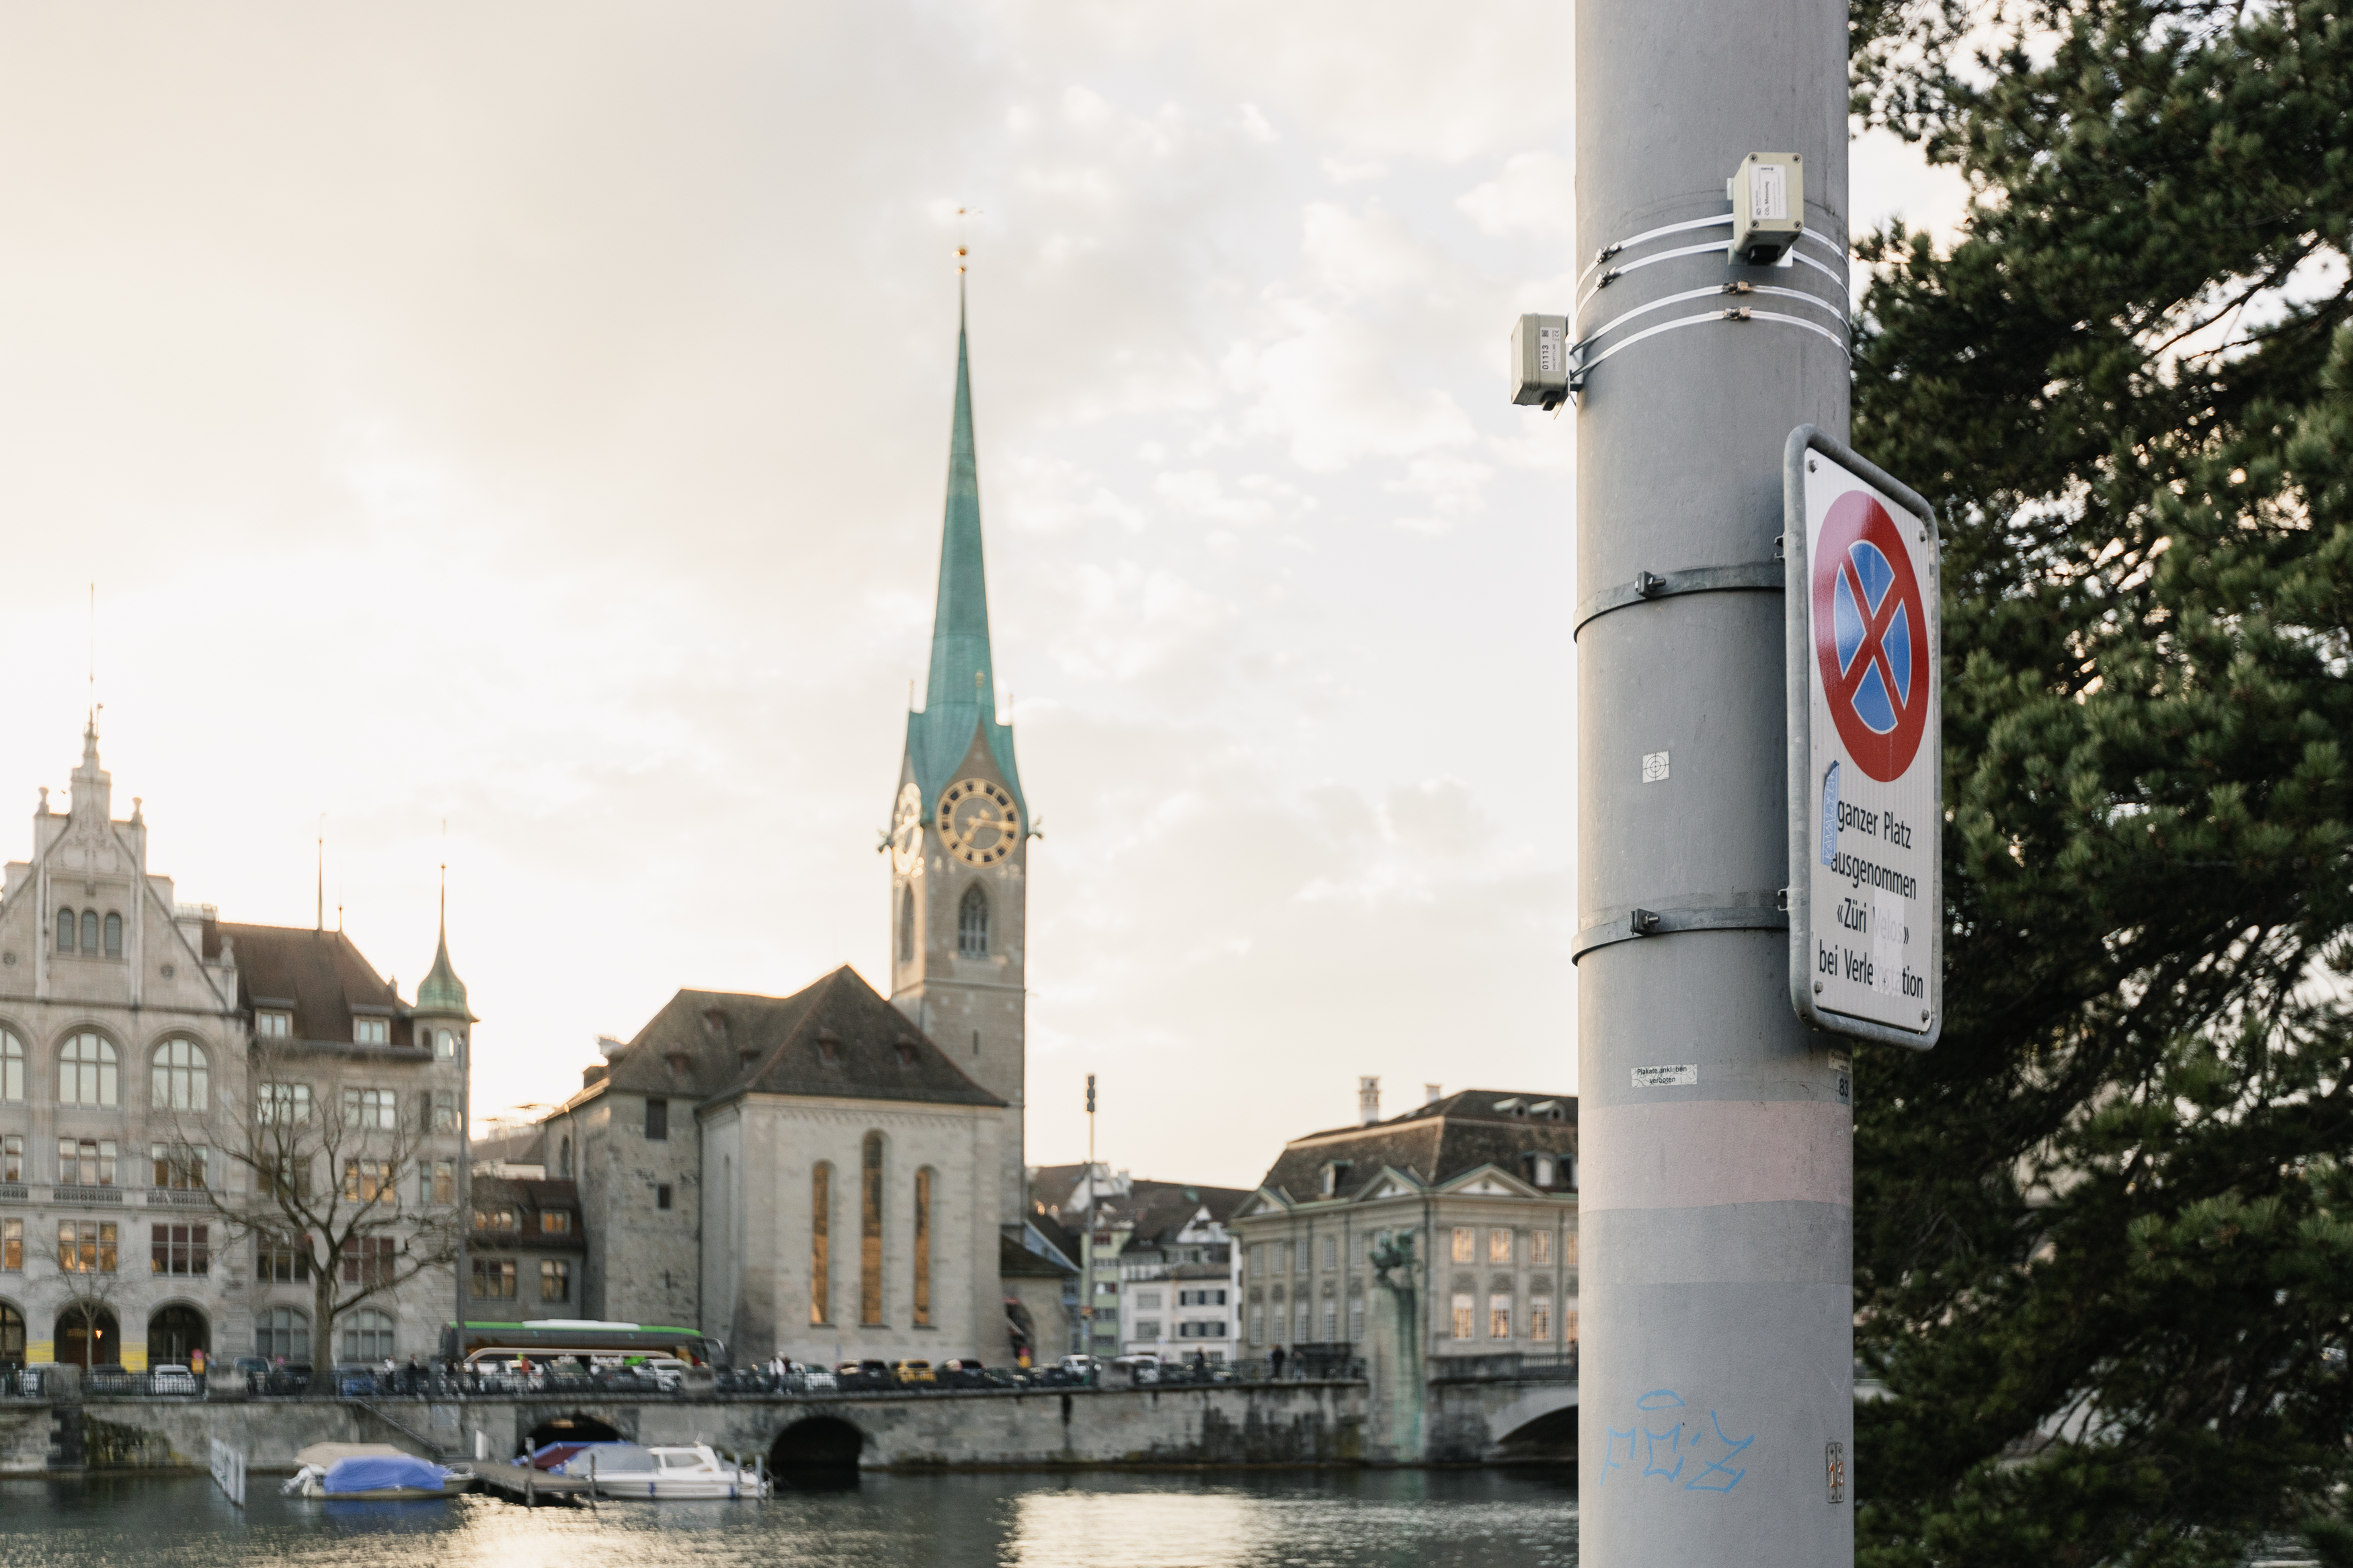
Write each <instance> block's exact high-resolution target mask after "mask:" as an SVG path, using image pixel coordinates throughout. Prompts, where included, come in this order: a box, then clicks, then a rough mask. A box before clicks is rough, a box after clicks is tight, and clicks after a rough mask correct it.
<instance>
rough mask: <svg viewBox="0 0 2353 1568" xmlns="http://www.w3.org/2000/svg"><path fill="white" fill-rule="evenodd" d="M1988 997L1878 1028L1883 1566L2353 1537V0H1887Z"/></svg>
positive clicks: (1958, 889)
mask: <svg viewBox="0 0 2353 1568" xmlns="http://www.w3.org/2000/svg"><path fill="white" fill-rule="evenodd" d="M1852 16H1853V20H1854V31H1853V37H1854V43H1855V54H1854V66H1855V89H1856V104H1857V107H1858V109H1859V110H1861V112H1862V115H1863V116H1864V117H1865V118H1866V119H1867V120H1869V121H1873V122H1875V123H1880V124H1885V125H1889V126H1893V127H1894V128H1895V129H1896V130H1897V131H1899V132H1902V133H1904V134H1905V135H1907V136H1909V137H1912V138H1914V139H1915V140H1916V141H1917V142H1919V143H1920V144H1921V145H1922V146H1923V147H1924V148H1925V149H1926V152H1927V153H1928V155H1929V157H1930V158H1931V159H1932V160H1933V161H1936V162H1938V163H1945V164H1947V165H1950V166H1953V167H1956V168H1957V169H1959V170H1961V171H1963V172H1964V173H1965V174H1967V176H1968V180H1969V181H1970V184H1971V188H1972V190H1973V192H1974V197H1973V202H1972V207H1971V211H1970V214H1969V216H1968V222H1967V224H1966V226H1965V227H1964V229H1963V231H1962V232H1961V233H1960V235H1959V236H1958V237H1956V238H1950V239H1948V240H1947V242H1946V243H1945V244H1943V245H1942V246H1941V247H1940V246H1938V245H1936V244H1932V243H1931V242H1930V240H1929V239H1928V238H1927V237H1924V236H1921V235H1918V234H1914V233H1909V232H1906V231H1905V230H1904V229H1903V228H1902V227H1901V226H1890V227H1889V228H1887V229H1885V230H1883V231H1882V232H1881V233H1879V234H1877V235H1875V236H1873V237H1868V238H1867V239H1866V240H1865V241H1864V242H1863V243H1862V247H1860V248H1861V250H1862V254H1863V255H1864V256H1865V257H1866V258H1868V259H1869V260H1871V261H1872V263H1873V281H1872V284H1871V287H1870V290H1869V293H1868V295H1867V297H1866V300H1865V304H1864V315H1865V320H1864V321H1863V324H1862V328H1861V329H1860V331H1858V336H1857V349H1856V361H1855V369H1856V387H1855V420H1854V437H1855V445H1856V446H1857V447H1858V448H1860V449H1861V450H1862V452H1864V453H1865V454H1866V455H1868V456H1870V457H1871V458H1873V460H1875V461H1877V462H1879V463H1881V464H1883V466H1885V467H1886V468H1889V469H1891V470H1892V471H1893V472H1894V473H1896V474H1897V475H1899V476H1901V477H1903V478H1904V479H1905V480H1906V481H1907V482H1909V483H1911V484H1913V485H1915V486H1916V487H1917V488H1919V489H1921V490H1922V491H1923V492H1925V493H1926V494H1927V495H1928V496H1929V497H1930V498H1931V500H1934V501H1935V502H1936V505H1937V509H1938V512H1939V514H1940V517H1941V518H1942V521H1943V523H1944V529H1945V537H1946V554H1945V565H1944V613H1945V638H1946V644H1945V668H1946V674H1947V704H1946V720H1945V724H1946V729H1945V742H1946V754H1945V768H1946V800H1947V809H1948V813H1949V816H1948V820H1947V829H1946V847H1945V853H1946V878H1947V898H1948V907H1947V921H1948V922H1949V923H1948V929H1947V937H1946V955H1947V1006H1948V1023H1947V1029H1946V1034H1945V1037H1944V1042H1943V1044H1942V1045H1941V1046H1940V1047H1938V1048H1937V1049H1936V1051H1934V1052H1933V1053H1929V1054H1926V1055H1914V1054H1911V1053H1905V1052H1896V1051H1877V1050H1874V1051H1871V1052H1867V1053H1865V1054H1864V1056H1863V1057H1862V1059H1861V1060H1860V1061H1859V1062H1858V1064H1857V1065H1858V1068H1859V1071H1860V1077H1859V1080H1858V1094H1857V1101H1856V1103H1857V1110H1856V1127H1855V1139H1856V1142H1855V1152H1856V1175H1857V1193H1856V1198H1857V1221H1856V1225H1857V1234H1856V1279H1855V1293H1856V1294H1855V1300H1856V1309H1857V1312H1858V1339H1857V1343H1858V1346H1859V1350H1860V1353H1861V1354H1862V1356H1863V1357H1864V1359H1865V1360H1866V1362H1867V1363H1868V1364H1869V1367H1870V1369H1871V1370H1872V1371H1873V1372H1874V1373H1877V1374H1878V1375H1879V1376H1881V1377H1883V1379H1884V1382H1885V1384H1886V1387H1887V1389H1888V1391H1889V1393H1890V1394H1891V1397H1890V1398H1888V1399H1885V1400H1883V1401H1878V1402H1873V1403H1869V1404H1866V1405H1862V1406H1860V1407H1859V1408H1858V1411H1857V1445H1856V1446H1857V1450H1858V1455H1857V1458H1858V1463H1857V1467H1856V1479H1857V1489H1858V1495H1859V1499H1860V1507H1859V1510H1858V1515H1857V1523H1858V1527H1859V1540H1860V1542H1861V1544H1860V1547H1859V1556H1860V1560H1861V1561H1862V1563H1865V1564H1867V1565H1869V1568H1928V1565H1931V1564H1935V1565H1954V1568H1958V1565H1963V1564H1966V1565H1968V1568H1999V1565H2008V1564H2020V1565H2026V1564H2032V1565H2034V1568H2052V1565H2058V1568H2073V1565H2078V1564H2081V1565H2090V1564H2095V1563H2097V1564H2110V1563H2114V1564H2139V1565H2148V1568H2158V1565H2163V1568H2175V1565H2183V1568H2187V1565H2190V1564H2209V1563H2211V1564H2224V1563H2237V1562H2241V1561H2243V1560H2244V1557H2245V1554H2246V1552H2248V1550H2249V1549H2250V1547H2251V1545H2252V1544H2253V1542H2255V1541H2256V1540H2257V1539H2258V1538H2259V1537H2260V1536H2262V1535H2264V1534H2274V1535H2281V1536H2289V1537H2301V1538H2302V1539H2303V1540H2304V1541H2305V1542H2306V1544H2307V1545H2308V1546H2309V1547H2310V1548H2311V1549H2312V1550H2313V1551H2315V1552H2318V1553H2320V1554H2321V1555H2322V1556H2323V1558H2324V1560H2326V1561H2338V1562H2353V1535H2348V1531H2346V1530H2345V1528H2344V1526H2343V1524H2342V1522H2341V1519H2340V1504H2339V1501H2338V1499H2340V1498H2341V1496H2342V1492H2341V1489H2343V1488H2344V1487H2345V1486H2346V1485H2347V1484H2348V1481H2353V1458H2348V1431H2353V1426H2348V1423H2353V1378H2348V1370H2347V1366H2346V1362H2345V1348H2346V1346H2347V1344H2348V1339H2353V1332H2348V1331H2353V1165H2348V1161H2353V1084H2348V1078H2349V1077H2353V1072H2348V1068H2353V1005H2348V997H2353V990H2348V978H2349V977H2348V969H2353V632H2348V627H2353V282H2348V266H2347V257H2348V224H2353V5H2348V4H2347V3H2346V0H2315V3H2309V4H2304V3H2282V4H2274V5H2208V4H2189V3H2184V0H2042V3H2039V4H2031V5H2010V6H2008V7H2005V8H1995V7H1989V6H1986V5H1971V4H1966V3H1961V0H1855V4H1854V5H1853V7H1852Z"/></svg>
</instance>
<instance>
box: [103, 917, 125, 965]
mask: <svg viewBox="0 0 2353 1568" xmlns="http://www.w3.org/2000/svg"><path fill="white" fill-rule="evenodd" d="M106 956H107V957H109V958H121V956H122V917H121V915H109V916H107V917H106Z"/></svg>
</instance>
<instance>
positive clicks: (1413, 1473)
mask: <svg viewBox="0 0 2353 1568" xmlns="http://www.w3.org/2000/svg"><path fill="white" fill-rule="evenodd" d="M1576 1562H1577V1491H1576V1489H1575V1486H1574V1484H1573V1483H1572V1482H1571V1481H1570V1480H1569V1479H1567V1478H1566V1477H1565V1476H1564V1477H1559V1478H1552V1477H1546V1476H1544V1475H1540V1474H1525V1473H1514V1472H1505V1471H1495V1470H1461V1471H1420V1470H1366V1471H1354V1470H1340V1471H1275V1472H1255V1473H1249V1474H1224V1475H1218V1474H1184V1475H1134V1474H1116V1475H1104V1474H1089V1475H1078V1476H1029V1475H946V1476H864V1477H860V1478H859V1479H856V1480H855V1481H845V1482H843V1483H842V1484H840V1485H839V1486H837V1487H828V1488H825V1489H805V1490H781V1489H780V1491H779V1493H778V1495H777V1496H776V1498H774V1499H772V1500H769V1501H767V1502H765V1503H744V1502H733V1503H729V1502H709V1503H702V1502H666V1503H606V1504H604V1505H603V1506H602V1507H601V1508H599V1509H597V1510H596V1511H595V1512H591V1511H589V1510H587V1509H585V1508H581V1509H569V1508H542V1509H530V1510H526V1509H523V1508H521V1507H518V1506H516V1505H515V1504H512V1503H508V1502H502V1501H501V1500H497V1499H495V1498H488V1497H465V1498H455V1499H451V1500H448V1501H447V1502H408V1503H358V1502H312V1501H305V1500H301V1499H295V1498H287V1497H283V1496H280V1493H279V1490H278V1479H277V1478H275V1477H270V1476H256V1477H254V1478H253V1481H252V1487H251V1490H250V1493H249V1497H248V1505H247V1506H246V1508H244V1509H243V1510H238V1509H237V1508H234V1507H232V1506H230V1505H229V1503H228V1502H227V1500H225V1499H223V1498H222V1497H221V1496H220V1494H219V1493H218V1492H217V1491H216V1490H215V1489H214V1488H213V1485H212V1482H211V1481H210V1480H208V1479H203V1478H196V1477H190V1478H180V1477H172V1478H144V1477H142V1478H132V1477H121V1478H109V1479H96V1480H71V1481H69V1480H16V1479H10V1480H0V1565H5V1568H247V1565H248V1564H261V1563H269V1564H273V1565H278V1564H318V1565H319V1568H598V1565H600V1564H605V1563H618V1564H627V1565H628V1568H689V1565H691V1568H751V1565H753V1564H758V1565H760V1568H786V1565H791V1564H799V1563H824V1564H828V1565H837V1564H838V1565H841V1568H885V1565H888V1568H902V1565H908V1564H920V1565H922V1568H1226V1565H1228V1564H1236V1565H1240V1564H1247V1565H1250V1568H1258V1565H1260V1564H1265V1565H1268V1568H1376V1565H1377V1568H1538V1565H1542V1568H1574V1564H1575V1563H1576Z"/></svg>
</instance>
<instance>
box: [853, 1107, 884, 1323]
mask: <svg viewBox="0 0 2353 1568" xmlns="http://www.w3.org/2000/svg"><path fill="white" fill-rule="evenodd" d="M858 1163H859V1166H860V1169H859V1177H860V1180H859V1184H858V1185H859V1200H858V1321H859V1322H860V1323H861V1324H864V1325H865V1326H867V1327H869V1328H872V1327H877V1326H879V1325H880V1324H881V1321H882V1134H881V1133H880V1132H869V1133H868V1134H867V1135H866V1145H865V1147H864V1148H863V1149H862V1150H861V1151H860V1156H859V1162H858Z"/></svg>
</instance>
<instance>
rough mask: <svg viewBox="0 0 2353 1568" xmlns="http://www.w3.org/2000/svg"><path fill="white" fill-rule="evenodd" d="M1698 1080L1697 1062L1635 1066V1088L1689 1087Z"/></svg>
mask: <svg viewBox="0 0 2353 1568" xmlns="http://www.w3.org/2000/svg"><path fill="white" fill-rule="evenodd" d="M1698 1082H1699V1064H1698V1063H1696V1062H1672V1063H1668V1064H1666V1065H1663V1066H1661V1067H1654V1068H1635V1069H1634V1087H1635V1088H1636V1089H1689V1088H1691V1087H1692V1086H1693V1085H1694V1084H1696V1083H1698Z"/></svg>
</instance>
